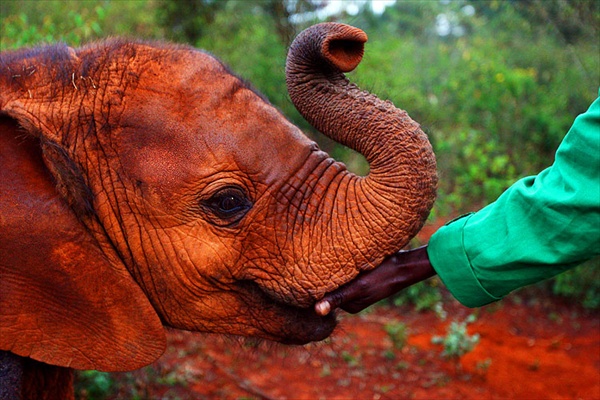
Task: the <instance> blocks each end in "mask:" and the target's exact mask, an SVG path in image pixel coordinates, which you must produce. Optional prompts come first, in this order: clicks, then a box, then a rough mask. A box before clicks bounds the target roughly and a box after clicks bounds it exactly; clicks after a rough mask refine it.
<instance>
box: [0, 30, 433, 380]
mask: <svg viewBox="0 0 600 400" xmlns="http://www.w3.org/2000/svg"><path fill="white" fill-rule="evenodd" d="M366 41H367V36H366V34H365V33H364V32H363V31H362V30H360V29H357V28H354V27H351V26H348V25H344V24H337V23H323V24H318V25H315V26H312V27H310V28H308V29H307V30H305V31H303V32H302V33H300V34H299V35H298V36H297V38H296V39H295V40H294V42H293V43H292V45H291V46H290V49H289V54H288V58H287V62H286V83H287V86H288V92H289V96H290V98H291V100H292V102H293V103H294V105H295V106H296V108H297V109H298V110H299V111H300V113H301V114H302V115H303V116H304V117H305V118H306V119H307V120H308V121H309V122H310V123H311V124H312V125H313V126H314V127H315V128H316V129H318V130H319V131H321V132H323V133H324V134H325V135H327V136H329V137H330V138H332V139H333V140H335V141H337V142H339V143H341V144H344V145H346V146H348V147H350V148H352V149H354V150H356V151H358V152H360V153H361V154H363V155H364V156H365V158H366V159H367V161H368V162H369V165H370V171H369V173H368V174H367V175H366V176H359V175H355V174H353V173H351V172H350V171H348V170H347V169H346V167H345V166H344V164H343V163H341V162H338V161H335V160H334V159H332V158H331V157H330V156H329V155H328V154H327V153H325V152H323V151H321V150H320V149H319V147H318V146H317V145H316V144H315V143H314V142H313V141H312V140H310V139H309V138H308V137H307V136H306V135H304V134H303V133H302V132H301V131H300V129H299V128H297V127H296V126H294V125H293V124H291V123H290V122H289V121H288V119H286V117H285V116H283V115H282V113H281V112H280V111H279V110H278V109H277V108H276V107H274V106H273V105H271V104H270V103H269V102H268V100H267V99H265V98H264V97H263V96H262V95H261V94H260V93H258V92H257V91H256V90H255V89H253V88H252V87H251V85H250V84H249V83H247V82H245V81H244V80H242V79H240V78H239V77H237V76H236V75H235V74H234V73H232V72H231V71H230V70H229V69H228V68H227V67H226V66H225V65H224V64H223V63H222V62H221V61H219V60H218V59H217V58H216V57H214V56H212V55H210V54H208V53H206V52H203V51H201V50H198V49H195V48H192V47H189V46H186V45H176V44H171V43H165V42H158V41H142V40H125V39H120V38H112V39H105V40H101V41H99V42H95V43H91V44H88V45H85V46H82V47H80V48H71V47H68V46H66V45H64V44H56V45H47V46H44V47H39V48H34V49H21V50H14V51H6V52H3V53H2V54H1V57H0V87H1V91H0V162H1V170H0V176H1V179H0V181H1V190H2V197H1V200H0V225H1V229H0V280H1V283H0V310H1V316H0V350H3V351H4V352H8V353H9V354H12V355H15V356H18V357H24V358H27V359H30V360H34V361H36V362H40V363H43V364H44V365H49V366H56V367H60V368H67V369H95V370H100V371H126V370H134V369H138V368H140V367H143V366H145V365H148V364H150V363H152V362H153V361H154V360H156V359H157V358H158V357H160V355H161V354H162V353H163V351H164V349H165V340H166V339H165V333H164V326H168V327H172V328H177V329H183V330H190V331H201V332H212V333H224V334H233V335H241V336H251V337H257V338H262V339H267V340H271V341H277V342H281V343H284V344H304V343H307V342H311V341H319V340H322V339H324V338H326V337H328V336H329V335H330V334H331V333H332V331H333V330H334V328H335V326H336V317H335V315H334V314H333V313H332V314H331V315H327V316H324V317H322V316H319V315H317V314H316V313H315V312H314V310H313V309H312V306H313V305H314V304H315V302H316V301H318V300H319V299H321V298H322V297H323V296H324V295H325V294H326V293H328V292H331V291H333V290H334V289H336V288H338V287H339V286H341V285H343V284H345V283H347V282H349V281H351V280H352V279H354V278H355V277H356V276H357V275H358V274H359V273H360V272H361V271H366V270H369V269H372V268H375V267H376V266H377V265H378V264H380V263H381V262H382V260H383V259H384V258H385V257H386V256H388V255H390V254H392V253H394V252H396V251H397V250H399V249H401V248H402V247H403V246H405V245H406V244H407V243H408V241H409V240H410V239H411V238H412V237H414V236H415V235H416V233H417V232H418V231H419V230H420V229H421V227H422V225H423V223H424V221H425V219H426V218H427V216H428V214H429V212H430V209H431V207H432V205H433V202H434V199H435V192H436V184H437V173H436V163H435V156H434V153H433V150H432V147H431V145H430V142H429V140H428V137H427V135H426V134H425V133H424V132H423V130H422V129H421V127H420V125H419V124H418V123H417V122H415V121H413V120H412V119H411V118H410V117H409V116H408V114H407V113H406V112H405V111H403V110H401V109H398V108H396V107H395V106H394V105H393V104H392V103H391V102H390V101H383V100H380V99H379V98H377V97H376V96H375V95H373V94H370V93H368V92H366V91H363V90H361V89H360V88H358V87H357V86H356V85H354V84H352V83H350V82H349V80H348V79H347V78H346V77H345V75H344V73H347V72H349V71H352V70H353V69H354V68H355V67H356V66H357V65H358V64H359V63H360V61H361V59H362V56H363V51H364V44H365V42H366Z"/></svg>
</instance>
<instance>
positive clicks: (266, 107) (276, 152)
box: [119, 71, 312, 186]
mask: <svg viewBox="0 0 600 400" xmlns="http://www.w3.org/2000/svg"><path fill="white" fill-rule="evenodd" d="M213 72H214V71H213ZM203 73H208V72H207V71H204V72H203ZM214 73H215V81H217V82H218V84H210V85H209V86H210V87H202V85H201V82H198V79H196V80H193V79H190V80H186V81H184V82H183V83H185V82H187V83H189V84H190V85H185V84H180V85H171V87H170V90H168V91H163V92H156V91H154V92H150V91H147V92H144V91H143V90H140V91H139V92H138V93H134V94H133V95H132V96H130V98H129V99H128V100H127V105H126V107H125V112H124V113H123V115H122V117H121V118H122V119H121V126H122V129H121V132H120V135H119V141H120V143H119V152H120V153H121V154H120V155H121V164H122V165H123V166H124V168H125V169H126V170H127V172H128V173H130V174H131V176H132V177H133V178H134V179H139V180H144V181H148V182H149V183H151V182H154V183H155V184H160V185H168V186H171V185H177V184H178V183H181V182H182V181H190V180H192V181H193V180H198V179H200V180H201V179H203V178H204V177H209V176H212V175H214V174H215V173H217V172H222V171H241V172H243V173H244V174H245V175H247V176H250V177H252V179H257V180H260V181H262V182H264V183H266V184H271V183H273V182H274V181H276V180H277V179H281V178H282V177H284V176H289V174H290V173H292V172H293V171H294V170H297V169H298V167H299V164H301V163H302V162H303V160H304V159H306V157H307V156H308V154H309V153H310V151H312V142H311V141H310V140H309V139H308V138H307V137H306V136H304V135H303V134H302V133H301V132H300V131H299V130H298V129H297V128H296V127H294V126H293V125H292V124H290V123H289V122H288V121H287V120H286V119H285V118H284V117H283V116H282V115H281V113H280V112H279V111H278V110H276V109H275V108H274V107H273V106H271V105H270V104H268V103H267V102H265V101H264V100H262V99H261V98H260V97H259V96H258V95H257V94H256V93H254V92H253V91H252V90H250V89H248V88H246V87H245V86H244V85H243V83H242V82H241V81H240V80H239V79H238V78H236V77H235V76H232V75H228V74H227V73H224V72H214ZM192 82H193V85H192Z"/></svg>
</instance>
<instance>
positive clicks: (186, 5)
mask: <svg viewBox="0 0 600 400" xmlns="http://www.w3.org/2000/svg"><path fill="white" fill-rule="evenodd" d="M325 3H326V2H325ZM346 3H354V4H355V5H357V6H358V8H359V10H360V12H358V13H353V15H350V14H348V13H347V12H345V11H343V10H342V11H339V12H337V13H335V14H332V15H329V16H328V17H327V19H328V20H335V21H340V22H346V23H350V24H352V25H355V26H358V27H360V28H362V29H364V30H365V31H366V32H367V33H368V35H369V43H367V46H366V54H365V57H364V61H363V63H362V64H361V65H360V66H359V67H358V68H357V70H356V71H355V72H352V73H351V74H349V75H350V78H351V79H352V80H354V81H356V82H357V83H358V84H359V85H361V86H362V87H364V88H366V89H369V90H371V91H373V92H374V93H377V94H378V95H379V96H380V97H382V98H385V99H389V100H391V101H393V102H394V103H395V104H396V105H397V106H399V107H401V108H404V109H406V110H407V111H408V112H409V113H410V114H411V116H412V117H413V118H414V119H416V120H417V121H419V122H420V123H421V124H422V125H423V127H424V128H425V130H426V131H427V132H428V134H429V135H430V138H431V141H432V143H433V146H434V149H435V152H436V155H437V159H438V169H439V175H440V188H439V197H438V201H437V202H436V206H435V207H434V210H433V213H432V218H441V219H444V220H445V219H447V218H449V217H450V216H451V215H456V214H458V213H462V212H465V211H470V210H474V209H478V208H479V207H480V206H482V205H484V204H486V203H488V202H491V201H493V200H494V199H495V198H496V197H497V196H498V195H499V194H500V193H501V192H502V191H503V190H505V189H506V188H507V187H508V186H509V185H510V184H511V183H512V182H514V181H515V180H516V179H518V178H519V177H523V176H526V175H530V174H535V173H537V172H539V171H540V170H541V169H543V168H545V167H547V166H549V165H550V164H551V163H552V161H553V157H554V151H555V149H556V147H557V146H558V144H559V143H560V141H561V139H562V137H563V136H564V135H565V133H566V132H567V130H568V128H569V126H570V124H571V123H572V121H573V119H574V118H575V117H576V116H577V115H578V114H579V113H581V112H583V111H585V110H586V109H587V107H588V106H589V104H590V103H591V102H592V101H593V99H594V98H595V97H596V96H597V94H598V87H599V86H600V39H599V35H600V2H598V1H596V0H547V1H546V0H528V1H497V0H493V1H469V0H453V1H422V2H417V1H396V3H395V4H394V5H392V6H390V7H388V8H386V10H385V12H384V13H383V14H380V15H377V14H374V13H373V12H372V11H371V9H370V7H369V3H368V2H364V1H362V2H361V1H354V2H353V1H352V0H347V1H346ZM323 4H324V2H318V1H317V2H313V1H311V0H286V1H277V0H262V1H251V0H240V1H234V0H229V1H225V0H223V1H218V0H189V1H175V0H137V1H110V0H95V1H91V0H89V1H65V0H60V1H54V0H48V1H15V0H3V1H2V2H0V19H1V22H2V23H1V27H0V49H1V50H2V51H5V50H9V49H14V48H18V47H23V46H35V45H40V44H44V43H50V42H56V41H59V40H61V41H65V42H66V43H68V44H70V45H73V46H79V45H82V44H85V43H86V42H88V41H91V40H95V39H98V38H103V37H106V36H115V35H120V36H132V37H142V38H148V39H161V40H163V39H165V40H172V41H178V42H186V43H189V44H191V45H194V46H197V47H201V48H204V49H206V50H208V51H209V52H211V53H213V54H215V55H217V56H218V57H219V58H221V59H222V60H224V61H225V62H226V63H227V64H229V65H230V66H231V68H232V69H233V70H234V71H236V72H237V73H238V74H239V75H240V76H242V77H243V78H245V79H247V80H248V81H250V82H252V83H253V84H254V86H256V87H257V88H258V89H259V90H260V91H262V92H263V93H264V94H265V95H266V96H267V97H268V98H269V99H270V100H271V102H272V103H273V104H274V105H276V106H277V107H279V108H280V109H282V110H283V112H284V113H285V114H286V115H288V117H289V118H290V119H291V120H292V121H293V122H294V123H295V124H296V125H298V126H300V127H301V128H302V129H303V130H304V131H305V132H306V133H307V134H308V135H309V136H312V137H314V138H315V139H316V140H317V141H318V142H319V143H320V145H321V147H322V148H324V149H325V150H326V151H328V152H330V154H332V155H333V156H334V157H336V158H338V159H341V160H342V161H344V162H345V163H346V164H347V165H348V166H349V168H350V169H352V170H355V171H357V172H359V173H363V174H364V173H367V172H368V165H367V164H366V163H365V161H364V159H363V158H362V156H360V155H358V154H357V153H355V152H353V151H351V150H349V149H347V148H344V147H342V146H340V145H337V144H335V143H332V142H331V141H329V140H328V139H327V138H325V137H324V136H323V135H321V134H319V133H318V132H315V131H314V130H313V129H312V128H311V127H310V126H309V125H308V124H307V123H306V122H305V121H304V120H303V119H302V118H301V117H300V115H299V114H298V113H297V112H296V110H295V109H294V107H293V105H292V104H291V102H290V101H289V98H288V96H287V91H286V88H285V79H284V66H285V56H286V51H287V46H288V45H289V43H290V42H291V40H292V39H293V37H294V36H295V34H296V33H298V32H299V31H300V30H302V29H304V28H305V27H307V26H308V25H311V24H313V23H316V22H321V20H320V19H319V18H317V16H316V15H317V14H315V11H319V10H320V9H322V5H323ZM442 17H443V18H442ZM443 20H445V21H447V22H448V24H447V25H448V26H449V27H450V28H451V29H449V31H448V32H446V33H448V34H446V35H442V34H440V31H439V30H438V29H436V24H438V28H439V24H440V21H442V22H443ZM448 26H447V27H448ZM595 262H596V264H597V260H596V261H595ZM598 275H599V273H598V268H580V269H578V270H577V271H576V272H574V273H570V274H568V275H564V276H561V277H560V278H559V280H558V281H557V283H556V285H555V288H554V289H555V291H556V292H557V293H562V294H567V295H574V294H576V292H577V291H578V290H579V289H578V288H581V287H583V286H582V285H584V283H589V282H599V281H600V279H599V278H600V277H599V276H598ZM596 286H597V285H596ZM585 288H586V289H585V293H587V294H585V296H588V297H586V299H588V300H586V304H590V305H592V304H596V305H597V304H598V303H600V300H598V298H599V295H598V292H599V291H600V288H598V287H595V286H594V285H591V286H590V285H589V284H588V285H587V286H585ZM590 293H591V295H590ZM579 294H580V295H582V293H579ZM590 296H591V299H589V297H590Z"/></svg>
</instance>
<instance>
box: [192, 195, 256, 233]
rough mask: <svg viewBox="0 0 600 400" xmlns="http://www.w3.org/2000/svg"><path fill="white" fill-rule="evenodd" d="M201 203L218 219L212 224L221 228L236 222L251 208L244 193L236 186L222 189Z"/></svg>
mask: <svg viewBox="0 0 600 400" xmlns="http://www.w3.org/2000/svg"><path fill="white" fill-rule="evenodd" d="M202 203H203V206H204V208H205V209H207V210H208V211H209V212H210V213H211V214H212V215H213V216H214V217H216V219H218V220H215V221H214V222H215V223H216V224H217V225H221V226H223V225H230V224H233V223H235V222H238V221H239V220H240V219H242V217H243V216H244V215H245V214H246V212H247V211H248V210H249V209H250V207H252V203H251V202H250V200H249V199H248V197H247V196H246V194H245V193H244V191H243V190H242V189H241V188H239V187H237V186H230V187H226V188H223V189H221V190H219V191H218V192H216V193H215V194H213V195H212V196H211V197H210V198H209V199H208V200H204V201H202Z"/></svg>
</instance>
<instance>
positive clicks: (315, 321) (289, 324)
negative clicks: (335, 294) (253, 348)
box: [237, 281, 337, 345]
mask: <svg viewBox="0 0 600 400" xmlns="http://www.w3.org/2000/svg"><path fill="white" fill-rule="evenodd" d="M237 286H238V290H239V292H240V293H241V294H242V297H243V300H244V302H245V303H246V304H248V306H249V308H248V313H249V314H250V316H251V318H252V324H253V325H254V327H255V328H256V329H257V332H256V336H260V337H262V338H264V339H268V340H273V341H276V342H280V343H283V344H287V345H304V344H307V343H310V342H318V341H321V340H324V339H326V338H327V337H329V336H330V335H331V334H332V333H333V331H334V330H335V327H336V326H337V320H336V316H335V313H333V312H332V313H330V314H329V315H327V316H319V315H318V314H317V313H316V312H315V311H314V309H313V307H298V306H297V305H294V304H288V303H283V302H281V301H280V300H278V299H275V298H273V297H272V296H269V294H268V293H267V292H266V291H264V290H262V289H261V287H260V286H259V285H258V284H257V283H256V282H253V281H239V282H238V283H237ZM253 305H255V307H253Z"/></svg>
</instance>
